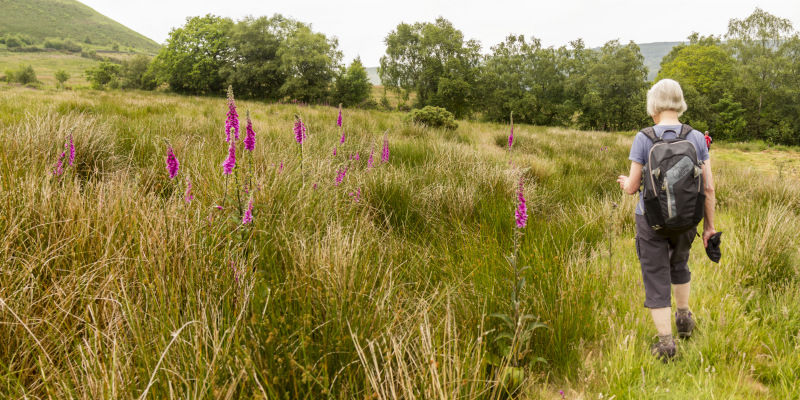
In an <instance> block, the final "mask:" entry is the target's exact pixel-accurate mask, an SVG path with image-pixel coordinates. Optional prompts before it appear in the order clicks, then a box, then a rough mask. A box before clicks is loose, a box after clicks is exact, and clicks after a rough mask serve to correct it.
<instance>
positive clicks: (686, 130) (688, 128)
mask: <svg viewBox="0 0 800 400" xmlns="http://www.w3.org/2000/svg"><path fill="white" fill-rule="evenodd" d="M693 130H694V128H692V127H691V126H689V124H682V125H681V134H680V135H678V139H684V140H685V139H686V137H687V136H689V134H690V133H692V131H693Z"/></svg>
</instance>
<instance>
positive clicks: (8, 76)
mask: <svg viewBox="0 0 800 400" xmlns="http://www.w3.org/2000/svg"><path fill="white" fill-rule="evenodd" d="M5 74H6V76H5V81H6V83H8V84H11V82H14V71H13V70H12V69H11V68H6V70H5Z"/></svg>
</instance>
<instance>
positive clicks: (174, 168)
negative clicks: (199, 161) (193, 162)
mask: <svg viewBox="0 0 800 400" xmlns="http://www.w3.org/2000/svg"><path fill="white" fill-rule="evenodd" d="M180 169H181V163H179V162H178V157H175V153H174V152H173V151H172V146H169V148H168V149H167V172H169V179H175V177H176V176H178V171H179V170H180Z"/></svg>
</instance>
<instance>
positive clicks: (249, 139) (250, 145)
mask: <svg viewBox="0 0 800 400" xmlns="http://www.w3.org/2000/svg"><path fill="white" fill-rule="evenodd" d="M245 130H246V131H247V134H246V135H245V137H244V149H245V150H247V151H253V150H255V148H256V132H255V131H253V122H252V121H250V110H247V127H246V128H245Z"/></svg>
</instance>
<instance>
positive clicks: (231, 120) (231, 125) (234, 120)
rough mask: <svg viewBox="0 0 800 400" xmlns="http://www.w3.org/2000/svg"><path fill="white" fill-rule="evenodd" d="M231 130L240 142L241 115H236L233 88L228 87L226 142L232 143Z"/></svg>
mask: <svg viewBox="0 0 800 400" xmlns="http://www.w3.org/2000/svg"><path fill="white" fill-rule="evenodd" d="M231 129H233V136H234V138H235V139H236V140H239V114H237V113H236V101H235V100H234V99H233V86H228V118H227V119H226V120H225V135H226V136H227V137H226V139H225V141H226V142H228V143H230V142H231Z"/></svg>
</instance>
